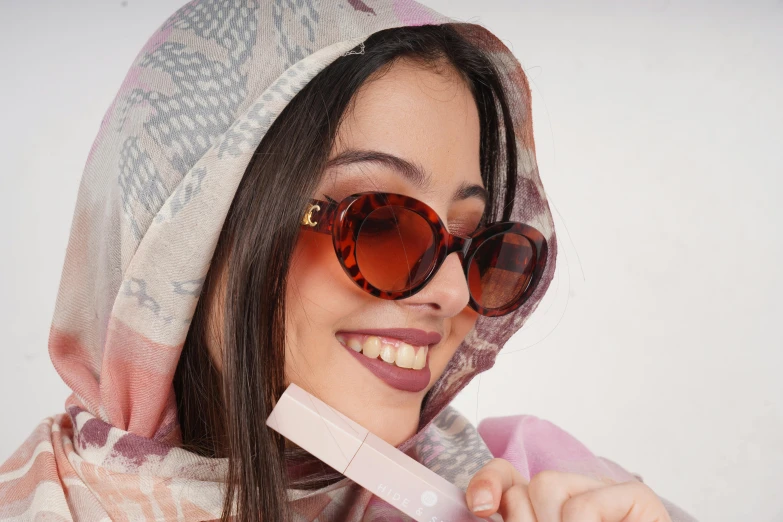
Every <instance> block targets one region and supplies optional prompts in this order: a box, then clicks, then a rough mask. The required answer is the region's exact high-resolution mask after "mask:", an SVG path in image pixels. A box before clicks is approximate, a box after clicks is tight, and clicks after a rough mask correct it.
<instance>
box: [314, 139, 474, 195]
mask: <svg viewBox="0 0 783 522" xmlns="http://www.w3.org/2000/svg"><path fill="white" fill-rule="evenodd" d="M356 163H377V164H380V165H384V166H386V167H389V168H391V169H392V170H393V171H394V172H396V173H397V174H400V175H401V176H402V177H404V178H405V179H406V180H408V181H409V182H410V183H411V184H412V185H413V186H414V187H416V188H420V189H425V188H427V187H428V186H430V185H431V184H432V176H430V175H429V174H428V173H426V172H425V171H424V169H423V168H421V167H420V166H419V165H416V164H415V163H412V162H410V161H408V160H406V159H403V158H400V157H399V156H394V155H393V154H387V153H385V152H380V151H376V150H356V149H350V150H347V151H344V152H341V153H340V154H338V155H337V156H335V157H334V158H332V159H330V160H329V161H327V162H326V168H327V169H328V168H331V167H342V166H345V165H353V164H356ZM472 197H478V198H479V199H481V200H482V201H483V202H484V205H486V204H487V202H488V201H489V192H487V189H485V188H484V187H482V186H481V185H477V184H474V183H468V182H467V181H465V182H463V183H462V184H461V185H460V186H459V187H457V190H456V191H455V192H454V195H453V196H452V198H451V199H452V201H462V200H465V199H468V198H472Z"/></svg>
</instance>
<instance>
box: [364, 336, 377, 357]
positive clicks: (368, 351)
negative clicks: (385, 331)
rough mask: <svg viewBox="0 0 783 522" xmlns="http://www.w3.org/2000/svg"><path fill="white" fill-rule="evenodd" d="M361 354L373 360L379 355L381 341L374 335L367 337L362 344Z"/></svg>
mask: <svg viewBox="0 0 783 522" xmlns="http://www.w3.org/2000/svg"><path fill="white" fill-rule="evenodd" d="M362 353H363V354H364V355H366V356H367V357H369V358H370V359H375V358H376V357H378V356H379V355H380V354H381V340H380V339H378V338H377V337H375V336H374V335H371V336H369V337H368V338H367V339H365V340H364V343H363V344H362Z"/></svg>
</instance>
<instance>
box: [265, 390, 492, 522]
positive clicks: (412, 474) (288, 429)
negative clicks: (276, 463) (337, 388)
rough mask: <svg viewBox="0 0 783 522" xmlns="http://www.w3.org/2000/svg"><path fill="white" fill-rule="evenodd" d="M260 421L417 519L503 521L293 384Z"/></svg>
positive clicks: (430, 521) (421, 521) (420, 521)
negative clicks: (478, 511) (477, 511)
mask: <svg viewBox="0 0 783 522" xmlns="http://www.w3.org/2000/svg"><path fill="white" fill-rule="evenodd" d="M266 424H267V426H269V427H270V428H272V429H273V430H275V431H277V432H278V433H280V434H281V435H283V436H284V437H286V438H287V439H289V440H290V441H291V442H293V443H294V444H296V445H297V446H299V447H301V448H302V449H304V450H307V451H308V452H310V453H311V454H312V455H314V456H315V457H318V458H319V459H320V460H322V461H323V462H324V463H326V464H328V465H329V466H331V467H332V468H334V469H336V470H337V471H339V472H340V473H342V474H343V475H345V476H346V477H348V478H350V479H351V480H353V481H354V482H356V483H357V484H359V485H360V486H362V487H364V488H366V489H368V490H369V491H371V492H372V493H373V494H374V495H376V496H377V497H380V498H382V499H383V500H385V501H386V502H388V503H389V504H391V505H392V506H394V507H396V508H397V509H399V510H400V511H402V512H403V513H405V514H406V515H408V516H410V517H412V518H413V519H414V520H417V521H418V522H458V521H459V522H461V521H476V522H478V521H483V520H492V521H493V522H502V520H503V519H502V518H501V517H500V515H498V514H497V513H496V514H495V515H493V516H492V517H490V518H489V519H484V518H480V517H477V516H476V515H474V514H473V513H471V512H470V510H469V509H468V506H467V504H466V503H465V492H464V491H462V490H461V489H459V488H458V487H457V486H455V485H454V484H452V483H451V482H449V481H447V480H446V479H444V478H443V477H441V476H440V475H438V474H437V473H435V472H434V471H432V470H430V469H428V468H426V467H425V466H423V465H422V464H420V463H418V462H416V461H415V460H414V459H412V458H411V457H409V456H408V455H406V454H405V453H403V452H401V451H400V450H398V449H397V448H395V447H394V446H392V445H391V444H389V443H387V442H385V441H384V440H382V439H381V438H379V437H377V436H376V435H374V434H372V433H370V432H369V431H368V430H367V429H365V428H363V427H362V426H360V425H359V424H357V423H355V422H354V421H352V420H351V419H349V418H348V417H346V416H345V415H343V414H342V413H340V412H338V411H336V410H335V409H334V408H332V407H331V406H329V405H327V404H326V403H324V402H323V401H321V400H320V399H317V398H316V397H314V396H313V395H311V394H309V393H308V392H306V391H305V390H303V389H302V388H300V387H299V386H297V385H296V384H291V385H289V386H288V388H287V389H286V391H285V393H283V395H282V397H280V400H279V401H278V402H277V404H276V405H275V407H274V409H273V410H272V413H271V415H270V416H269V419H268V420H267V423H266Z"/></svg>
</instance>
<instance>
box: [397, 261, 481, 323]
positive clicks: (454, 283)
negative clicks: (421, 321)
mask: <svg viewBox="0 0 783 522" xmlns="http://www.w3.org/2000/svg"><path fill="white" fill-rule="evenodd" d="M459 256H460V254H459V253H457V252H453V253H451V254H449V255H448V256H446V259H445V260H444V262H443V264H442V265H441V266H440V268H439V269H438V271H437V272H436V273H435V276H434V277H433V278H432V279H430V282H429V283H427V285H425V286H424V288H422V289H421V290H420V291H419V292H418V293H417V294H415V295H413V296H411V297H408V298H406V299H402V300H400V301H399V302H400V303H405V304H407V305H409V306H413V307H414V308H422V309H423V310H426V312H427V313H433V314H435V315H438V316H442V317H453V316H455V315H457V314H458V313H460V312H461V311H462V310H463V309H464V308H465V307H466V306H467V305H468V302H469V300H470V293H469V291H468V283H467V281H466V280H465V272H463V270H462V263H461V262H460V257H459Z"/></svg>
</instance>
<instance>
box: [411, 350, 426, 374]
mask: <svg viewBox="0 0 783 522" xmlns="http://www.w3.org/2000/svg"><path fill="white" fill-rule="evenodd" d="M428 349H429V348H428V347H427V346H422V347H421V348H419V351H418V352H416V358H415V359H414V360H413V366H412V368H413V369H414V370H421V369H422V368H424V366H426V364H427V350H428Z"/></svg>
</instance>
